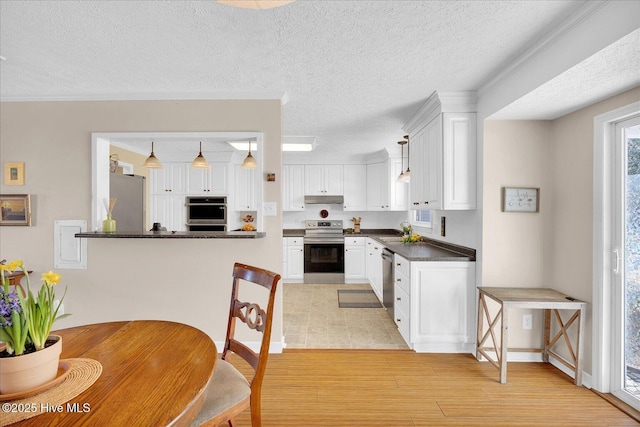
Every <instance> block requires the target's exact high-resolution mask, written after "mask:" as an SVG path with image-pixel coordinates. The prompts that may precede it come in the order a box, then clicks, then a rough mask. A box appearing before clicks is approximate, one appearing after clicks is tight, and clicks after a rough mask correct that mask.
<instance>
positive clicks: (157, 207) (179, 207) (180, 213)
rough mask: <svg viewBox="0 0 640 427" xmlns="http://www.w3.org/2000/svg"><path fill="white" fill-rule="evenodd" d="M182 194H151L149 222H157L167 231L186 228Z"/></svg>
mask: <svg viewBox="0 0 640 427" xmlns="http://www.w3.org/2000/svg"><path fill="white" fill-rule="evenodd" d="M184 197H185V196H184V195H164V194H163V195H152V196H151V197H150V202H151V209H150V210H151V212H150V222H151V223H155V222H159V223H160V224H162V226H163V227H166V228H167V231H185V230H186V225H185V223H186V218H185V216H186V209H185V205H184V203H185V201H184Z"/></svg>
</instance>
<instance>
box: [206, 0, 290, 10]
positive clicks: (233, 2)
mask: <svg viewBox="0 0 640 427" xmlns="http://www.w3.org/2000/svg"><path fill="white" fill-rule="evenodd" d="M294 1H295V0H218V3H221V4H226V5H227V6H235V7H241V8H243V9H272V8H274V7H280V6H284V5H285V4H289V3H293V2H294Z"/></svg>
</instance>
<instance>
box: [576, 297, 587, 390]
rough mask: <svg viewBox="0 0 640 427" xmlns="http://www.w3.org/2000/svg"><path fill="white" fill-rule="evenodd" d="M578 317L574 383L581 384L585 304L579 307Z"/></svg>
mask: <svg viewBox="0 0 640 427" xmlns="http://www.w3.org/2000/svg"><path fill="white" fill-rule="evenodd" d="M579 316H580V318H579V319H578V334H577V337H576V339H577V340H578V342H577V345H578V349H577V352H578V354H577V357H576V378H575V380H576V385H577V386H581V385H582V365H583V362H582V356H583V355H584V340H583V336H584V326H585V306H584V305H583V306H582V307H580V314H579Z"/></svg>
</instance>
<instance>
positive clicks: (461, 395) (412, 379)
mask: <svg viewBox="0 0 640 427" xmlns="http://www.w3.org/2000/svg"><path fill="white" fill-rule="evenodd" d="M262 417H263V425H264V426H265V427H269V426H393V427H403V426H448V425H456V426H562V427H567V426H631V425H639V424H638V423H636V422H635V421H634V420H633V419H632V418H630V417H628V416H626V415H625V414H624V413H623V412H621V411H619V410H618V409H616V408H615V407H613V406H612V405H611V404H609V403H608V402H606V401H605V400H603V399H601V398H600V397H598V396H597V395H595V394H594V393H593V392H591V391H590V390H588V389H586V388H584V387H577V386H575V385H573V383H572V380H571V379H570V378H569V377H568V376H566V375H565V374H563V373H562V372H561V371H559V370H558V369H556V368H555V367H553V366H551V365H547V364H543V363H510V364H509V368H508V377H507V384H500V383H499V382H498V371H497V369H495V368H494V367H493V366H492V365H490V364H489V363H487V362H482V363H481V362H478V361H476V360H475V358H474V357H473V356H472V355H470V354H424V353H422V354H418V353H414V352H413V351H410V350H404V351H403V350H395V351H394V350H302V349H299V350H298V349H288V350H285V352H284V353H282V354H271V355H270V356H269V364H268V367H267V373H266V376H265V382H264V384H263V395H262ZM237 421H238V424H239V425H240V426H249V425H250V421H249V417H248V412H247V411H245V412H244V413H243V414H242V415H241V417H240V418H239V419H238V420H237Z"/></svg>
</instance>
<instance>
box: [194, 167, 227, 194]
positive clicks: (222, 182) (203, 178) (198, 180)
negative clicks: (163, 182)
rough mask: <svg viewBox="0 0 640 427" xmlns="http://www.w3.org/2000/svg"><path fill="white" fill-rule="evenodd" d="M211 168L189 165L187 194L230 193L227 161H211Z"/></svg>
mask: <svg viewBox="0 0 640 427" xmlns="http://www.w3.org/2000/svg"><path fill="white" fill-rule="evenodd" d="M210 164H211V169H196V168H191V167H188V166H187V168H186V169H187V194H188V195H191V196H196V195H209V194H211V195H227V194H228V193H229V177H228V173H229V167H228V165H227V164H226V163H220V162H214V163H210Z"/></svg>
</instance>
